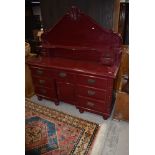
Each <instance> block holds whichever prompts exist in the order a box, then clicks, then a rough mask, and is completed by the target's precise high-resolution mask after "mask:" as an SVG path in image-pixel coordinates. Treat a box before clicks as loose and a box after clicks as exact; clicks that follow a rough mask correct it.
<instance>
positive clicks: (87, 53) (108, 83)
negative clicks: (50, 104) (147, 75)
mask: <svg viewBox="0 0 155 155" xmlns="http://www.w3.org/2000/svg"><path fill="white" fill-rule="evenodd" d="M120 47H121V38H120V36H119V35H118V34H116V33H113V32H112V31H111V30H106V29H103V28H102V27H101V26H99V25H98V24H97V23H96V22H95V21H94V20H93V19H91V18H90V17H88V16H87V15H85V14H84V13H82V12H81V11H80V10H79V9H78V8H76V7H72V9H71V10H70V11H68V12H67V13H66V15H64V17H63V18H62V19H61V20H60V21H59V22H58V23H57V24H56V25H55V26H54V27H53V28H51V29H49V30H48V31H46V32H44V33H43V35H42V47H41V53H40V56H39V57H38V58H33V59H29V60H28V61H27V63H28V64H29V66H30V69H31V73H32V78H33V83H34V86H35V92H36V94H37V96H38V99H42V98H46V99H49V100H52V101H54V102H55V104H56V105H58V104H59V102H60V101H63V102H67V103H70V104H73V105H75V106H76V107H77V108H78V109H79V110H80V112H84V111H89V112H93V113H96V114H100V115H102V116H103V117H104V118H105V119H107V118H108V117H109V116H110V114H111V110H112V107H113V104H112V92H113V83H114V79H115V77H116V75H117V71H118V68H119V63H120V57H121V50H120Z"/></svg>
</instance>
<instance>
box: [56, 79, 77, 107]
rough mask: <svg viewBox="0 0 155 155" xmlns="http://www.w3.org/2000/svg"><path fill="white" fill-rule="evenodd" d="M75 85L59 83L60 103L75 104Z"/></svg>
mask: <svg viewBox="0 0 155 155" xmlns="http://www.w3.org/2000/svg"><path fill="white" fill-rule="evenodd" d="M74 89H75V88H74V85H73V84H71V83H62V82H57V91H58V98H59V100H60V101H63V102H66V103H71V104H75V92H74Z"/></svg>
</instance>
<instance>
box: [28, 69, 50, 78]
mask: <svg viewBox="0 0 155 155" xmlns="http://www.w3.org/2000/svg"><path fill="white" fill-rule="evenodd" d="M31 73H32V76H41V77H49V76H50V70H47V69H44V68H37V67H36V68H35V67H31Z"/></svg>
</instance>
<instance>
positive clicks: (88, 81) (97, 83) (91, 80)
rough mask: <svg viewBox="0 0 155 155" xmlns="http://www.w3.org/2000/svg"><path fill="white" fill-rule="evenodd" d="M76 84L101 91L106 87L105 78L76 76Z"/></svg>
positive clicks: (106, 81)
mask: <svg viewBox="0 0 155 155" xmlns="http://www.w3.org/2000/svg"><path fill="white" fill-rule="evenodd" d="M77 83H78V84H83V85H88V86H91V87H96V88H101V89H107V87H108V79H107V78H97V77H94V76H85V75H77Z"/></svg>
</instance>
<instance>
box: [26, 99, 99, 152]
mask: <svg viewBox="0 0 155 155" xmlns="http://www.w3.org/2000/svg"><path fill="white" fill-rule="evenodd" d="M25 105H26V108H25V109H26V121H25V123H26V125H25V127H26V129H25V134H26V135H25V139H26V142H25V143H26V150H25V151H26V155H88V154H90V152H91V148H92V146H93V143H94V139H95V136H96V134H97V132H98V129H99V125H98V124H96V123H92V122H89V121H86V120H83V119H79V118H76V117H73V116H71V115H68V114H65V113H63V112H59V111H57V110H54V109H51V108H47V107H45V106H41V105H38V104H36V103H33V102H32V101H30V100H28V99H26V104H25Z"/></svg>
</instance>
